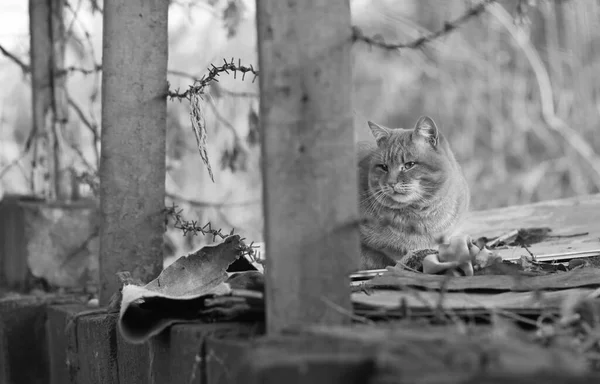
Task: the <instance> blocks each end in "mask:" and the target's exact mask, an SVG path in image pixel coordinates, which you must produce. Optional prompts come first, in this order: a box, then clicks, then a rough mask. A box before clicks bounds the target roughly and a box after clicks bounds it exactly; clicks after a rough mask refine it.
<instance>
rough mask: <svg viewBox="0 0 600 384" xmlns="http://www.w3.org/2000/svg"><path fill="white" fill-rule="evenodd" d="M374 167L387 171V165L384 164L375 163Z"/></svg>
mask: <svg viewBox="0 0 600 384" xmlns="http://www.w3.org/2000/svg"><path fill="white" fill-rule="evenodd" d="M375 167H376V168H378V169H381V170H382V171H383V172H387V171H388V166H387V165H385V164H377V165H376V166H375Z"/></svg>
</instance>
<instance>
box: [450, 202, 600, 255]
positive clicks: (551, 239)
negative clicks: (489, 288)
mask: <svg viewBox="0 0 600 384" xmlns="http://www.w3.org/2000/svg"><path fill="white" fill-rule="evenodd" d="M531 227H536V228H540V227H549V228H551V229H552V231H551V232H550V233H549V234H548V235H549V236H548V237H547V238H546V239H545V240H544V241H542V242H539V243H535V244H531V245H530V246H529V247H528V249H529V251H530V252H531V253H533V254H534V255H535V257H536V258H537V260H539V261H543V260H553V259H572V258H578V257H592V256H600V195H591V196H581V197H574V198H569V199H562V200H554V201H545V202H541V203H535V204H528V205H522V206H513V207H507V208H497V209H491V210H487V211H479V212H472V213H471V214H470V216H469V217H468V218H467V219H466V220H465V224H464V227H463V228H462V232H464V233H467V234H469V235H471V237H472V238H473V239H475V238H478V237H480V236H485V237H488V238H491V237H496V236H501V235H503V234H507V233H510V232H511V231H514V230H516V229H519V228H531ZM572 235H578V236H572ZM496 251H497V252H498V253H499V255H500V256H502V258H503V259H504V260H517V259H519V258H520V257H521V256H522V255H528V253H527V251H526V250H525V249H523V248H520V247H506V249H496Z"/></svg>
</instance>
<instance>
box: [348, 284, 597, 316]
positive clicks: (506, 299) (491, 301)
mask: <svg viewBox="0 0 600 384" xmlns="http://www.w3.org/2000/svg"><path fill="white" fill-rule="evenodd" d="M594 292H595V290H594V289H589V288H576V289H565V290H561V291H552V292H503V293H496V294H484V293H465V292H444V293H440V292H436V291H424V292H423V291H416V290H412V291H411V290H407V291H396V290H379V289H378V290H375V291H373V292H371V293H368V294H367V293H365V292H355V293H353V294H352V303H354V304H358V305H361V306H366V307H370V308H377V309H384V310H387V309H396V308H400V307H401V306H405V307H407V308H410V309H411V310H413V309H435V308H440V309H444V310H451V311H465V310H470V309H471V310H477V309H485V310H490V311H510V312H519V311H520V310H527V311H529V310H558V309H559V308H560V307H561V305H562V304H563V302H564V301H565V300H567V299H571V298H573V297H590V296H592V295H593V294H594Z"/></svg>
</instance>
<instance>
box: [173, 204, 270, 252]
mask: <svg viewBox="0 0 600 384" xmlns="http://www.w3.org/2000/svg"><path fill="white" fill-rule="evenodd" d="M178 208H179V207H178V206H177V205H175V203H173V204H172V205H171V206H170V207H165V209H164V213H165V224H168V223H169V218H172V219H173V220H174V224H173V227H174V228H177V229H180V230H182V231H183V235H184V236H186V235H188V234H192V235H194V236H197V235H198V234H201V235H203V236H212V241H213V242H214V241H216V240H217V239H221V240H224V239H225V238H227V237H229V236H233V235H235V230H234V229H233V228H232V229H231V231H230V232H229V233H223V230H222V229H215V228H213V227H212V224H211V223H210V222H208V223H206V224H205V225H204V226H202V227H200V226H198V222H197V221H195V220H191V221H189V220H184V219H183V217H182V216H181V213H182V212H183V209H178ZM244 240H245V239H243V238H242V239H240V243H241V246H240V249H239V251H240V252H241V254H242V255H248V256H249V257H251V258H255V257H256V249H257V248H259V247H258V246H256V245H254V242H251V243H250V244H249V245H246V244H245V243H244Z"/></svg>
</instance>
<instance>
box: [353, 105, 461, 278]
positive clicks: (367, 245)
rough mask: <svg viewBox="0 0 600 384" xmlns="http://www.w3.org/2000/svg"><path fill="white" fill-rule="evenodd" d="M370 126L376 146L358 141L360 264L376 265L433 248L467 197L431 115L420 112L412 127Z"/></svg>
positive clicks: (455, 221) (456, 220)
mask: <svg viewBox="0 0 600 384" xmlns="http://www.w3.org/2000/svg"><path fill="white" fill-rule="evenodd" d="M369 126H370V127H371V131H372V133H373V136H374V137H375V141H376V143H377V145H374V144H372V143H360V144H359V166H358V168H359V193H360V212H361V217H362V218H363V220H362V223H361V225H360V234H361V268H362V269H377V268H383V267H385V266H387V265H393V264H395V263H396V262H397V261H400V260H401V259H402V257H403V256H405V255H406V254H407V252H408V251H411V250H417V249H424V248H431V247H434V246H435V245H436V240H437V239H438V238H439V237H440V236H448V235H449V234H450V233H451V232H453V231H454V230H455V228H456V227H457V225H458V224H459V222H460V220H461V218H462V217H463V215H464V213H466V211H467V210H468V206H469V197H470V196H469V187H468V185H467V182H466V180H465V178H464V176H463V173H462V170H461V168H460V166H459V164H458V163H457V161H456V159H455V157H454V154H453V153H452V151H451V149H450V147H449V145H448V142H447V140H446V139H445V138H444V136H443V135H442V134H441V132H439V130H438V128H437V126H436V125H435V123H434V121H433V120H432V119H431V118H429V117H421V118H420V119H419V120H418V121H417V124H416V125H415V128H413V129H402V128H397V129H391V128H386V127H383V126H379V125H377V124H375V123H371V122H369ZM413 163H414V164H413Z"/></svg>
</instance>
